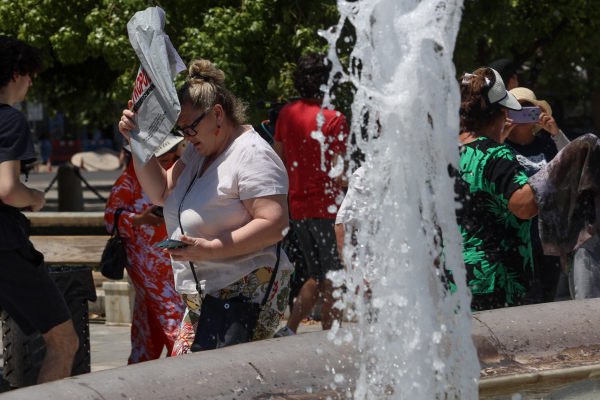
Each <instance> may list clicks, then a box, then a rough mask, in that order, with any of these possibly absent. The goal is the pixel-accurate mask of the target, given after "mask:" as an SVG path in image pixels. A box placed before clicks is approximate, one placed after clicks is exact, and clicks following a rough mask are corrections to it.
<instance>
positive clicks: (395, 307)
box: [313, 0, 480, 400]
mask: <svg viewBox="0 0 600 400" xmlns="http://www.w3.org/2000/svg"><path fill="white" fill-rule="evenodd" d="M461 5H462V1H461V0H395V1H392V0H358V1H355V2H346V1H343V0H338V9H339V12H340V15H341V18H340V21H339V23H338V25H337V26H334V27H332V28H330V29H329V30H327V31H322V32H321V34H322V35H323V36H324V37H325V38H326V39H327V41H328V42H329V54H328V58H329V60H330V61H331V62H332V63H333V71H332V73H331V78H330V82H329V86H330V87H331V86H332V85H333V84H334V82H335V83H336V84H343V83H351V84H352V85H353V86H354V88H355V89H356V90H355V92H354V101H353V104H352V124H351V127H352V130H353V134H354V135H355V137H356V142H357V144H356V146H357V147H358V148H360V149H361V150H362V151H363V152H364V154H365V162H364V167H365V170H366V171H365V174H366V178H367V182H368V184H367V186H368V189H369V191H370V202H369V208H368V210H367V212H365V213H364V214H363V215H362V217H361V218H362V225H361V228H360V229H359V231H358V232H357V234H356V241H357V243H358V244H356V245H352V241H351V237H350V232H347V235H346V246H345V248H344V252H343V254H344V260H347V261H348V260H353V261H352V265H353V267H352V268H349V271H348V272H347V273H339V274H338V275H337V276H336V275H335V274H334V275H333V276H332V278H333V279H334V280H336V281H337V282H338V283H340V282H342V280H343V281H344V282H345V283H346V285H347V288H348V290H347V292H346V294H344V295H343V296H342V295H341V293H338V295H339V296H342V297H343V299H341V300H340V301H339V303H340V304H338V306H343V305H342V304H341V303H342V302H351V303H353V304H354V307H355V310H356V313H357V314H358V319H359V321H360V323H359V326H360V328H359V329H358V330H357V331H354V333H353V334H352V333H349V332H348V331H345V333H344V334H341V331H339V332H338V329H337V326H334V328H333V329H332V331H331V332H330V338H331V339H332V340H334V341H337V342H340V341H355V342H356V343H357V346H358V347H359V349H360V350H361V355H362V356H361V357H362V358H361V360H359V363H360V365H361V375H360V378H359V380H358V382H356V383H354V382H352V383H350V382H348V378H347V377H344V375H343V371H334V372H333V373H334V383H333V384H332V387H333V388H336V387H337V388H341V387H342V386H343V385H347V386H356V390H355V392H354V398H356V399H376V398H377V399H378V398H395V399H396V398H397V399H411V400H414V399H419V400H420V399H462V400H468V399H476V398H477V381H478V378H479V374H480V369H479V362H478V360H477V355H476V352H475V347H474V346H473V342H472V340H471V319H470V318H471V313H470V307H469V305H470V296H469V295H468V289H467V285H466V278H465V269H464V265H463V259H462V253H461V243H462V238H461V236H460V234H459V232H458V229H457V225H456V219H455V214H454V210H455V208H456V207H457V206H458V203H456V202H455V200H454V197H455V194H454V182H453V179H452V178H451V177H450V176H449V173H448V170H449V169H448V167H449V165H454V166H456V165H457V164H458V160H459V154H458V132H459V115H458V110H459V107H460V94H459V88H458V83H457V80H456V71H455V69H454V65H453V63H452V53H453V50H454V45H455V40H456V35H457V32H458V27H459V22H460V17H461ZM347 23H351V24H352V25H353V26H354V28H355V31H356V39H355V40H356V41H355V43H354V47H353V50H352V52H351V54H350V57H349V61H348V62H346V63H343V62H342V61H341V60H340V58H341V57H339V56H340V53H341V51H339V50H338V47H337V46H336V43H338V41H339V40H345V41H346V42H350V41H352V40H354V38H351V37H347V38H345V37H342V35H343V34H342V32H343V31H344V29H343V27H344V24H347ZM332 97H333V95H332V94H331V93H328V94H327V95H326V98H325V101H324V104H325V106H326V107H327V106H328V105H330V104H331V101H332ZM361 126H362V127H363V131H362V132H361ZM365 126H366V131H365ZM313 137H315V138H316V139H318V137H319V135H318V133H315V134H314V135H313ZM324 151H326V149H324ZM349 153H350V150H349V151H348V154H349ZM442 236H443V242H444V246H442V244H441V242H442V239H441V238H442ZM444 264H445V268H448V269H451V270H452V271H453V277H454V280H455V282H456V286H457V291H456V293H454V294H450V293H449V290H448V284H447V282H446V283H445V282H444V281H445V279H444V276H445V272H444ZM364 276H366V277H368V279H369V280H371V282H370V284H371V287H372V301H371V303H370V304H369V303H368V302H366V301H365V300H364V296H363V293H364V292H365V285H364V284H363V277H364ZM357 286H358V287H359V292H358V295H355V294H354V292H355V290H354V288H356V287H357ZM356 336H358V337H356ZM332 368H333V369H334V368H335V366H334V365H332ZM332 371H333V370H332Z"/></svg>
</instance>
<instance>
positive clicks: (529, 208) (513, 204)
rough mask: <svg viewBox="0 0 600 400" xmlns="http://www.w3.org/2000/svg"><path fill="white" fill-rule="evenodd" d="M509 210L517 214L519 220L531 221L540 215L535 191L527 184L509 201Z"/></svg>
mask: <svg viewBox="0 0 600 400" xmlns="http://www.w3.org/2000/svg"><path fill="white" fill-rule="evenodd" d="M508 209H509V210H510V212H512V213H513V214H515V216H516V217H517V218H521V219H530V218H533V217H535V216H536V215H537V214H538V206H537V204H536V203H535V197H534V196H533V190H531V186H529V184H525V185H524V186H523V187H522V188H521V189H518V190H516V191H515V192H514V193H513V195H512V196H510V199H509V201H508Z"/></svg>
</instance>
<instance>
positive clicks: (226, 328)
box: [190, 242, 281, 353]
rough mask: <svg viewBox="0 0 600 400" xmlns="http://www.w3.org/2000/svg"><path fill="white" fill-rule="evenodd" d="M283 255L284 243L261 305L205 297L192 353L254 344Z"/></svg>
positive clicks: (249, 301) (278, 249) (244, 300)
mask: <svg viewBox="0 0 600 400" xmlns="http://www.w3.org/2000/svg"><path fill="white" fill-rule="evenodd" d="M280 255H281V242H279V243H277V262H276V263H275V268H274V269H273V273H272V275H271V280H270V281H269V286H268V287H267V291H266V292H265V297H264V298H263V300H262V302H261V303H260V304H258V303H252V301H251V300H250V299H249V298H247V297H245V296H242V295H240V296H237V297H233V298H231V299H228V300H221V299H218V298H216V297H213V296H210V295H208V294H207V295H206V296H204V299H203V300H202V307H201V308H200V320H199V321H198V328H197V329H196V336H195V338H194V342H193V343H192V346H191V347H190V350H191V351H192V352H193V353H195V352H198V351H204V350H214V349H220V348H222V347H227V346H233V345H234V344H241V343H248V342H251V341H252V339H253V338H254V333H255V332H256V325H257V323H258V318H259V316H260V312H261V311H262V310H263V308H264V307H265V305H266V304H267V301H268V300H269V298H270V297H271V296H270V295H271V289H272V288H273V284H274V283H275V279H276V276H277V271H278V270H279V258H280ZM190 267H191V268H192V273H193V275H194V280H195V281H196V290H198V294H199V295H200V298H202V290H201V289H200V284H199V282H198V278H197V277H196V271H195V270H194V263H192V262H190Z"/></svg>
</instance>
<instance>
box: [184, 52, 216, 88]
mask: <svg viewBox="0 0 600 400" xmlns="http://www.w3.org/2000/svg"><path fill="white" fill-rule="evenodd" d="M188 72H189V76H188V78H187V81H188V82H189V83H199V82H212V83H216V84H220V83H223V81H224V80H225V73H224V72H223V71H221V70H220V69H218V68H216V67H215V66H214V65H213V63H212V62H210V61H208V60H204V59H202V58H199V59H196V60H194V61H192V63H191V64H190V68H189V71H188Z"/></svg>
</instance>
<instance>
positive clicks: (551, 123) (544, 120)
mask: <svg viewBox="0 0 600 400" xmlns="http://www.w3.org/2000/svg"><path fill="white" fill-rule="evenodd" d="M537 125H541V126H542V128H544V129H545V130H547V131H548V132H550V134H551V135H552V136H556V135H558V133H559V132H560V129H559V128H558V125H557V124H556V120H555V119H554V118H552V115H550V114H546V113H545V112H542V113H541V114H540V122H538V123H537Z"/></svg>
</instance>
